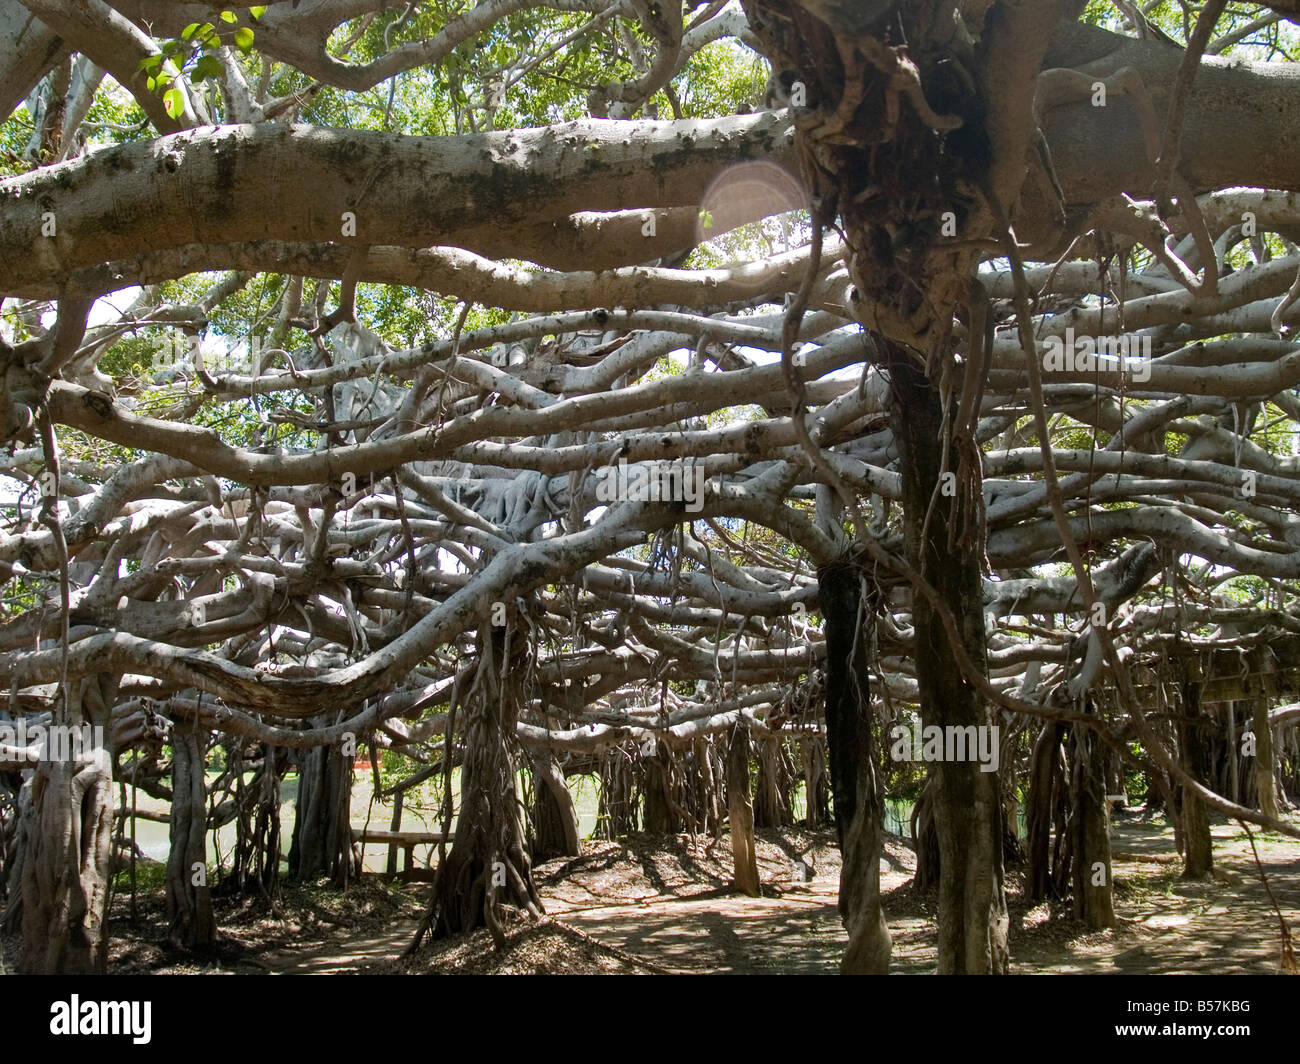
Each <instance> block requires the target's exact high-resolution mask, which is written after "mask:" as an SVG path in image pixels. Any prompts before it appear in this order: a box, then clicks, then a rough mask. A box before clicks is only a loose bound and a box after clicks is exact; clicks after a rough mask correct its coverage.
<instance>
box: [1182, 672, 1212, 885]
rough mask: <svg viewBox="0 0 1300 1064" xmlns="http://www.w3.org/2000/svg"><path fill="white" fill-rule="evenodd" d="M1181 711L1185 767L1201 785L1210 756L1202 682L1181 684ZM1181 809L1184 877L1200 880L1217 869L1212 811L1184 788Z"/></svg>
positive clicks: (1187, 681) (1190, 680)
mask: <svg viewBox="0 0 1300 1064" xmlns="http://www.w3.org/2000/svg"><path fill="white" fill-rule="evenodd" d="M1180 691H1181V694H1182V706H1181V707H1180V708H1181V710H1182V712H1181V713H1180V714H1179V719H1178V740H1179V746H1180V747H1181V752H1182V756H1183V765H1184V767H1185V768H1186V769H1187V771H1188V773H1189V774H1190V775H1191V777H1192V778H1193V779H1194V780H1196V781H1197V782H1198V783H1204V782H1206V780H1207V779H1208V778H1209V769H1210V766H1209V756H1208V754H1207V752H1206V748H1205V731H1206V721H1205V712H1204V710H1203V709H1202V707H1201V685H1200V681H1199V680H1196V679H1194V678H1191V677H1190V676H1189V677H1186V678H1185V679H1184V680H1183V682H1182V684H1181V685H1180ZM1179 793H1180V796H1181V808H1180V810H1179V813H1180V820H1181V824H1182V838H1183V847H1184V848H1183V875H1184V876H1187V877H1188V878H1193V879H1200V878H1202V877H1204V876H1208V875H1209V874H1210V872H1211V871H1212V870H1213V868H1214V848H1213V845H1212V842H1211V837H1210V809H1209V807H1208V806H1207V805H1206V804H1205V803H1204V802H1202V801H1200V799H1198V798H1196V797H1195V796H1194V795H1192V794H1191V793H1190V792H1189V791H1187V790H1186V789H1184V788H1181V787H1180V788H1179Z"/></svg>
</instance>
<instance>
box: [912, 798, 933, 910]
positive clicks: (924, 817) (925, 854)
mask: <svg viewBox="0 0 1300 1064" xmlns="http://www.w3.org/2000/svg"><path fill="white" fill-rule="evenodd" d="M934 792H935V782H934V777H933V776H931V777H930V778H929V779H927V780H926V781H925V783H924V784H923V785H922V787H921V793H920V794H919V795H917V798H916V804H915V805H914V806H913V807H912V823H911V828H912V845H913V847H914V848H915V850H916V875H914V876H913V877H912V889H913V890H915V891H917V892H919V893H921V894H928V893H929V892H930V891H932V890H937V889H938V888H939V829H938V827H937V826H936V825H935V822H934Z"/></svg>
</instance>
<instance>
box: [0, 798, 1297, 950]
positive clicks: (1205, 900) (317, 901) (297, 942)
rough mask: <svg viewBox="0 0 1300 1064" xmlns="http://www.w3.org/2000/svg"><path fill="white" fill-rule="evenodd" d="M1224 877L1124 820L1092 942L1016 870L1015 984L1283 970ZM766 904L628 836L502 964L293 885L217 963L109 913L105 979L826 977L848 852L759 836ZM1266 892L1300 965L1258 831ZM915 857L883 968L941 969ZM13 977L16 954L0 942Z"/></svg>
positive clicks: (714, 862)
mask: <svg viewBox="0 0 1300 1064" xmlns="http://www.w3.org/2000/svg"><path fill="white" fill-rule="evenodd" d="M1213 832H1214V861H1215V871H1214V874H1213V876H1212V877H1210V878H1208V879H1205V880H1187V879H1183V878H1182V876H1181V869H1182V861H1181V858H1180V857H1179V856H1178V854H1177V852H1176V851H1175V850H1174V845H1173V837H1172V833H1171V832H1170V831H1169V829H1168V827H1167V826H1166V825H1165V824H1164V822H1163V821H1159V820H1146V819H1143V818H1141V817H1140V816H1139V815H1137V814H1135V813H1121V814H1119V815H1117V816H1116V818H1115V821H1114V824H1113V831H1112V839H1111V845H1112V848H1113V851H1114V859H1113V870H1114V875H1115V886H1116V890H1115V904H1116V912H1117V916H1118V917H1119V926H1118V927H1116V928H1114V929H1111V930H1107V931H1100V932H1090V931H1089V930H1088V929H1087V928H1086V927H1084V926H1083V925H1082V924H1081V923H1080V922H1078V921H1076V920H1074V919H1073V918H1072V917H1071V915H1070V911H1069V905H1068V903H1067V904H1065V905H1061V904H1058V903H1050V904H1048V903H1039V904H1031V903H1029V902H1028V901H1026V900H1025V899H1024V897H1023V893H1022V891H1021V872H1020V870H1017V869H1012V870H1011V871H1010V872H1009V874H1008V899H1007V900H1008V908H1009V912H1010V917H1011V932H1010V936H1011V956H1012V970H1013V971H1015V972H1018V973H1035V972H1039V973H1072V972H1073V973H1097V974H1104V973H1110V974H1130V975H1136V974H1174V973H1214V974H1247V973H1250V974H1267V973H1273V972H1277V971H1278V970H1279V966H1280V959H1281V932H1280V927H1279V921H1278V915H1277V913H1276V911H1275V910H1274V908H1273V904H1272V902H1271V901H1270V899H1269V897H1268V894H1267V893H1266V892H1265V890H1264V887H1263V885H1262V883H1261V879H1260V875H1259V869H1258V867H1257V866H1256V864H1255V859H1254V857H1253V856H1252V853H1251V847H1250V842H1249V840H1248V839H1247V837H1246V835H1245V833H1244V832H1243V831H1242V829H1241V827H1240V826H1239V825H1237V824H1235V823H1231V824H1229V823H1220V824H1216V825H1215V826H1214V828H1213ZM759 835H760V838H759V842H758V858H759V872H760V877H761V879H762V881H763V896H762V897H759V898H747V897H744V896H743V895H739V894H735V893H733V892H731V890H730V887H729V884H730V880H731V850H730V845H729V840H728V839H727V837H726V836H723V838H722V839H721V840H714V839H712V838H710V837H702V836H688V835H682V836H677V837H674V838H668V839H652V838H649V837H646V836H632V837H630V838H628V839H625V840H621V841H619V842H599V841H593V842H588V843H584V846H583V851H584V852H583V855H582V856H581V857H577V858H570V859H565V860H559V861H552V862H549V863H547V864H544V865H542V866H540V867H539V868H538V869H537V870H536V874H537V885H538V890H539V892H540V894H541V896H542V899H543V901H544V904H545V907H546V912H547V918H546V919H545V920H544V921H542V922H541V923H540V924H530V923H527V922H525V921H523V920H522V919H520V920H515V921H512V922H511V923H509V924H508V926H507V927H506V929H505V931H506V938H507V944H506V948H505V949H504V950H496V949H494V948H493V943H492V939H491V937H490V935H489V934H488V932H486V931H479V932H476V933H475V934H473V935H469V936H461V937H459V938H456V939H452V940H449V941H447V942H442V943H437V944H435V945H433V946H430V945H427V944H426V945H425V947H424V948H423V949H421V950H420V951H419V952H418V953H417V954H416V955H415V956H414V957H412V958H404V957H403V953H404V951H405V950H406V948H407V946H408V945H409V944H410V942H411V940H412V938H413V936H414V933H415V930H416V928H417V926H418V923H419V918H420V916H421V914H422V911H423V897H424V894H425V892H426V891H427V887H426V886H422V885H403V884H396V883H387V882H384V881H383V880H381V879H379V878H378V877H371V876H367V877H365V878H364V879H363V881H362V882H361V883H359V884H354V885H352V886H351V887H349V888H348V890H347V891H338V890H332V889H329V888H327V887H325V886H324V885H319V886H315V887H302V886H286V887H285V889H284V892H283V897H282V900H281V902H280V905H279V906H278V908H277V909H276V910H275V911H273V912H272V911H269V910H268V908H267V907H266V905H265V904H260V903H257V902H237V901H233V900H222V899H218V900H217V901H216V906H217V921H218V926H219V927H220V928H221V937H220V945H219V947H218V949H217V950H216V952H215V953H214V955H213V956H212V957H211V958H209V959H208V960H207V961H205V962H202V963H197V962H195V961H193V960H189V959H183V958H181V957H179V956H177V955H176V954H175V953H173V952H172V951H171V950H169V949H168V947H167V945H166V921H165V917H164V915H163V911H162V895H161V891H160V890H158V889H150V890H143V891H141V893H140V895H139V897H138V901H137V909H136V914H135V920H134V922H133V921H132V919H131V909H130V899H129V897H128V896H127V895H125V894H122V893H119V894H117V895H116V896H115V898H114V900H113V908H112V920H111V933H112V946H111V959H110V971H113V972H120V973H128V972H130V973H141V974H143V973H146V972H155V973H164V972H166V973H194V974H198V973H210V974H235V973H255V972H263V973H273V974H286V975H287V974H345V973H395V972H425V973H446V974H452V973H469V972H475V973H528V972H589V973H602V974H604V973H608V974H613V973H629V974H631V973H647V972H662V971H672V972H734V973H775V972H785V973H813V972H834V971H835V970H836V968H837V965H838V963H839V957H840V955H841V953H842V952H843V949H844V944H845V933H844V930H843V928H842V927H841V925H840V920H839V916H838V914H837V912H836V891H837V888H838V883H839V871H840V867H839V853H838V850H837V849H836V847H835V845H834V836H833V833H832V832H830V831H816V832H809V831H805V830H801V829H797V828H791V829H784V830H779V831H762V832H760V833H759ZM1255 843H1256V846H1257V847H1258V850H1259V857H1260V862H1261V864H1262V865H1263V868H1264V871H1265V873H1266V875H1267V877H1268V881H1269V886H1270V887H1271V889H1272V893H1273V895H1274V896H1275V898H1276V899H1277V903H1278V905H1279V906H1280V907H1281V909H1282V914H1283V916H1284V917H1285V919H1286V920H1287V922H1288V925H1289V927H1290V929H1291V933H1292V935H1293V936H1294V937H1295V939H1296V942H1295V946H1296V948H1297V950H1300V844H1298V843H1296V842H1295V841H1294V840H1291V839H1286V838H1283V837H1281V836H1278V835H1270V834H1261V833H1260V832H1258V831H1256V832H1255ZM914 869H915V856H914V854H913V852H912V850H911V849H910V844H909V843H908V841H907V840H905V839H901V838H898V837H897V836H887V842H886V847H885V854H884V857H883V859H882V862H881V887H882V892H883V898H884V907H885V915H886V918H887V920H888V922H889V927H890V932H891V934H892V936H893V960H892V965H891V970H892V971H894V972H897V973H900V974H923V973H926V972H931V971H933V970H934V967H935V958H936V948H937V933H936V930H935V922H934V908H935V898H934V896H933V895H918V894H917V893H916V892H915V891H914V890H913V889H912V887H911V879H912V874H913V871H914ZM0 946H2V947H3V954H4V965H3V967H4V968H7V969H8V970H10V971H12V970H13V967H12V966H13V961H14V960H15V959H16V958H15V956H14V954H15V952H16V946H17V942H16V940H15V938H14V937H13V936H10V937H8V938H7V939H5V940H4V941H3V942H0Z"/></svg>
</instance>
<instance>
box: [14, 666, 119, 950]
mask: <svg viewBox="0 0 1300 1064" xmlns="http://www.w3.org/2000/svg"><path fill="white" fill-rule="evenodd" d="M116 692H117V678H116V677H111V676H108V675H101V676H95V677H88V678H86V679H83V680H80V681H75V682H73V683H72V684H71V695H72V697H71V699H70V705H68V707H67V709H66V712H60V713H58V714H56V716H55V720H54V723H56V724H62V725H67V726H69V727H76V728H82V727H83V726H85V725H89V726H90V727H91V728H96V727H97V728H102V729H104V730H103V732H102V734H103V735H104V736H105V737H107V734H108V732H107V725H108V719H109V714H110V711H111V708H112V705H113V702H114V700H115V698H116ZM85 734H88V735H89V736H90V740H91V741H89V742H83V743H82V744H81V745H80V749H77V748H76V746H74V745H73V744H71V743H69V744H68V748H67V749H66V750H63V751H59V753H62V754H64V755H66V756H62V757H49V756H47V757H46V758H45V759H44V760H42V761H41V762H39V763H38V764H37V766H36V770H35V772H34V773H33V774H32V777H31V778H30V780H29V781H28V783H27V784H26V785H25V786H24V788H23V792H24V793H23V796H22V798H21V801H20V809H21V814H20V824H19V831H20V833H21V837H20V839H19V847H20V849H21V850H22V856H21V868H20V869H19V873H18V874H19V896H18V898H17V899H15V901H16V902H17V903H18V904H19V905H20V906H21V911H20V913H19V914H18V918H19V919H20V920H21V925H22V943H21V947H20V950H19V955H18V970H19V971H20V972H22V973H24V974H33V975H35V974H43V975H91V974H103V973H104V972H105V971H106V969H107V964H108V928H107V923H106V920H107V908H108V893H109V885H110V882H111V879H112V850H113V778H112V764H113V761H112V752H111V751H110V750H108V749H105V748H103V747H100V746H97V745H95V743H94V732H93V731H92V732H89V733H85ZM105 741H107V739H106V740H105ZM49 753H53V751H51V750H49V749H48V748H47V754H49ZM15 901H11V903H10V904H11V906H12V905H13V904H15Z"/></svg>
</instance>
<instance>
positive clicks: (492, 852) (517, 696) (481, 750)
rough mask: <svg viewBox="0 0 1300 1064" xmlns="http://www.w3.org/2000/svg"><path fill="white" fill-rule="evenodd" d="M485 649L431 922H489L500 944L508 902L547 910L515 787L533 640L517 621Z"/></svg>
mask: <svg viewBox="0 0 1300 1064" xmlns="http://www.w3.org/2000/svg"><path fill="white" fill-rule="evenodd" d="M479 646H480V647H481V655H480V660H479V668H478V675H477V677H476V679H475V685H474V690H473V691H472V692H471V693H470V696H469V700H468V705H467V706H466V709H467V711H468V715H467V717H466V719H465V725H464V735H465V760H464V763H463V764H462V766H461V776H460V813H459V815H458V816H457V818H456V837H455V842H454V843H453V845H452V848H451V852H450V853H448V854H447V859H446V862H445V863H444V864H443V865H441V866H440V867H439V868H438V872H437V876H436V878H435V880H434V885H433V901H432V910H431V914H430V915H431V921H430V926H431V927H432V929H433V934H434V936H435V937H436V938H443V937H447V936H450V935H457V934H461V933H463V932H466V931H473V930H475V929H476V928H479V927H487V928H488V929H489V930H491V932H492V934H493V938H494V939H495V941H496V943H497V945H498V946H501V945H504V942H505V938H504V933H503V931H502V922H503V921H502V917H503V915H504V910H503V906H506V905H509V906H512V907H514V908H517V909H521V910H524V911H525V912H527V913H528V914H529V915H530V916H533V917H538V916H540V915H541V912H542V902H541V899H540V898H539V897H538V895H537V890H536V888H535V887H534V885H533V877H532V867H531V864H530V862H529V860H528V854H527V852H526V850H525V848H524V829H523V824H522V823H521V820H520V815H519V807H520V803H519V798H518V795H517V793H516V784H515V757H514V748H515V745H516V743H517V740H516V738H515V726H516V724H517V723H518V720H519V710H520V706H521V704H522V702H523V699H524V697H525V694H524V691H523V688H522V683H521V677H523V676H525V675H526V674H527V672H528V669H527V662H528V655H529V645H528V643H527V641H526V640H525V639H524V638H523V636H522V635H521V634H520V631H519V629H518V628H516V627H515V626H514V625H513V623H512V624H510V625H507V626H506V627H505V628H487V629H485V630H484V631H483V632H482V633H481V634H480V637H479ZM449 738H450V737H449Z"/></svg>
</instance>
